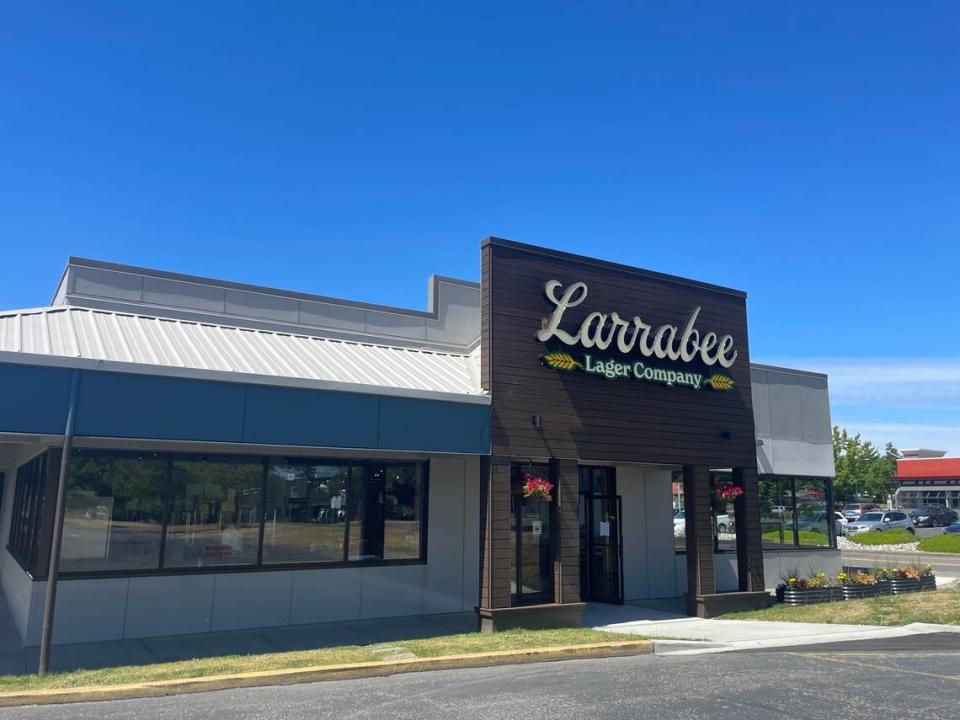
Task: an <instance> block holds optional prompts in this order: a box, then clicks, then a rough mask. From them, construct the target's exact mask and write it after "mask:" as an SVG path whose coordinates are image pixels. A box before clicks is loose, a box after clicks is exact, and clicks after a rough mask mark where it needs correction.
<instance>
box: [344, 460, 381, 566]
mask: <svg viewBox="0 0 960 720" xmlns="http://www.w3.org/2000/svg"><path fill="white" fill-rule="evenodd" d="M366 473H367V469H366V466H365V465H363V464H357V465H353V466H352V467H351V468H350V490H349V492H347V523H348V524H349V526H350V528H349V532H348V536H349V538H348V542H349V552H348V555H347V559H348V560H367V559H373V558H377V557H379V555H371V554H368V553H367V541H366V539H365V538H366V537H367V535H366V533H367V527H368V526H367V523H366V522H364V518H365V517H366V514H367V512H366V511H367V506H366V502H365V500H366V498H367V497H369V496H370V494H369V493H367V487H366V484H367V476H366ZM373 497H374V499H375V501H376V504H377V505H379V491H377V492H375V493H374V494H373ZM373 509H374V510H375V509H376V506H375V507H374V508H373Z"/></svg>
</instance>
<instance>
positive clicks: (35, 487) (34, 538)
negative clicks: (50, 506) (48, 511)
mask: <svg viewBox="0 0 960 720" xmlns="http://www.w3.org/2000/svg"><path fill="white" fill-rule="evenodd" d="M49 455H50V454H49V453H42V454H40V455H37V456H36V457H35V458H33V459H32V460H30V461H28V462H26V463H24V464H23V465H21V466H20V467H19V468H17V481H16V487H15V488H14V493H13V507H12V508H11V514H10V533H9V535H8V536H7V549H8V550H9V551H10V554H11V555H13V556H14V557H15V558H16V559H17V561H18V562H19V563H20V565H21V567H23V569H24V570H26V571H27V572H31V573H35V572H36V571H37V564H38V560H39V550H40V547H39V546H40V543H39V539H40V525H41V521H42V518H43V511H44V506H45V505H46V502H45V500H46V480H47V472H48V467H47V465H48V458H49Z"/></svg>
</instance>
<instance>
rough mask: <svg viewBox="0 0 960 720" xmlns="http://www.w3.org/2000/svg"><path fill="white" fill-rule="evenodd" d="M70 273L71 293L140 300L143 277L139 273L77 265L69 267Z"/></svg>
mask: <svg viewBox="0 0 960 720" xmlns="http://www.w3.org/2000/svg"><path fill="white" fill-rule="evenodd" d="M70 274H71V277H70V281H71V282H70V285H71V287H70V292H71V293H73V294H76V295H91V296H93V297H102V298H110V299H113V300H131V301H138V300H140V293H141V289H142V287H143V277H142V276H140V275H133V274H130V273H124V272H117V271H115V270H102V269H100V268H91V267H77V266H74V267H71V268H70Z"/></svg>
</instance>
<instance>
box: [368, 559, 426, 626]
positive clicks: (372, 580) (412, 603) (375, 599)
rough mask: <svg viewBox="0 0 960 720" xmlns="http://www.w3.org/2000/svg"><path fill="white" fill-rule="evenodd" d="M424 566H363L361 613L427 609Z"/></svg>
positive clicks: (370, 615)
mask: <svg viewBox="0 0 960 720" xmlns="http://www.w3.org/2000/svg"><path fill="white" fill-rule="evenodd" d="M425 580H426V568H425V567H424V566H423V565H396V566H392V567H389V566H388V567H369V568H363V585H362V587H361V590H360V592H361V599H360V616H361V617H363V618H377V617H392V616H395V615H417V614H420V613H425V612H426V611H427V603H426V593H425V591H424V585H425V584H426V583H425Z"/></svg>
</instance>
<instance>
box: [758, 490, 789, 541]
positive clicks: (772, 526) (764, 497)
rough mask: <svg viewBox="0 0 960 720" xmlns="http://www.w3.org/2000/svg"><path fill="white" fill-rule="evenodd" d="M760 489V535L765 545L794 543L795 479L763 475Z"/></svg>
mask: <svg viewBox="0 0 960 720" xmlns="http://www.w3.org/2000/svg"><path fill="white" fill-rule="evenodd" d="M759 490H760V535H761V537H762V538H763V545H765V546H766V545H790V546H792V545H793V544H794V534H793V514H794V513H793V507H794V506H793V481H792V480H791V479H790V478H779V477H772V476H768V475H762V476H761V477H760V478H759Z"/></svg>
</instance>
